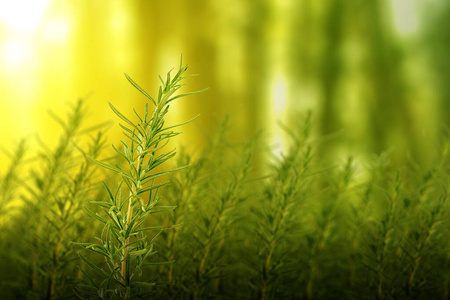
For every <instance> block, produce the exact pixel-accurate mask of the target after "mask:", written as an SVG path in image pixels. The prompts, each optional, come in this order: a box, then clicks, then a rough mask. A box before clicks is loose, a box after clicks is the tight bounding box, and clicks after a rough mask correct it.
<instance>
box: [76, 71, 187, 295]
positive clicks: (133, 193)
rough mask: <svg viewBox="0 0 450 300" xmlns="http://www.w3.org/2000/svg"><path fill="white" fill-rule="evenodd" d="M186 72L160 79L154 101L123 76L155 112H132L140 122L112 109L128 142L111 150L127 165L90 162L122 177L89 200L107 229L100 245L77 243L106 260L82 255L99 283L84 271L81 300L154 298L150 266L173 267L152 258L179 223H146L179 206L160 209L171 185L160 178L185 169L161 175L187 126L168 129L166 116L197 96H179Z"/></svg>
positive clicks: (87, 209)
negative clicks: (172, 143)
mask: <svg viewBox="0 0 450 300" xmlns="http://www.w3.org/2000/svg"><path fill="white" fill-rule="evenodd" d="M186 70H187V66H182V64H180V67H179V70H178V71H177V72H176V74H175V75H174V76H173V77H172V75H171V71H170V72H168V73H167V77H166V80H163V79H162V78H161V77H160V79H161V83H162V85H161V87H160V88H159V92H158V96H157V97H156V98H155V99H154V98H152V97H151V96H150V95H149V94H148V93H147V92H145V91H144V89H142V88H141V87H140V86H139V85H138V84H137V83H136V82H134V81H133V80H132V79H131V78H130V77H129V76H128V75H126V74H125V76H126V78H127V79H128V81H129V82H130V83H131V84H132V85H133V86H134V87H135V88H136V89H137V90H138V91H139V92H141V93H142V94H143V95H144V96H145V97H147V99H148V100H149V101H150V102H151V103H152V104H153V105H154V108H153V111H150V110H149V104H148V103H146V104H145V107H144V110H143V114H139V113H138V112H137V111H136V110H134V113H135V115H136V117H137V118H138V121H137V122H133V121H132V120H131V119H130V118H128V117H126V116H125V115H124V114H122V113H121V112H120V111H119V110H118V109H117V108H115V107H114V106H113V105H112V104H111V103H110V104H109V105H110V107H111V109H112V111H113V112H114V113H115V114H116V115H117V116H118V117H119V118H120V119H121V123H120V124H119V125H120V127H121V128H122V129H123V134H124V135H125V137H126V140H122V141H121V147H115V146H113V149H114V151H115V152H116V153H117V154H118V156H119V157H121V158H122V159H123V160H124V162H125V163H124V166H120V165H119V164H117V163H116V164H114V165H111V164H108V163H105V162H102V161H99V160H97V159H95V158H93V157H88V158H89V159H90V160H91V161H92V162H94V163H95V164H97V165H99V166H101V167H102V168H105V169H106V170H108V171H110V172H112V173H116V174H118V175H120V179H121V180H120V183H119V184H118V187H117V188H116V189H115V190H114V189H112V188H111V187H110V186H109V185H108V184H107V183H105V182H103V184H104V187H105V190H106V192H107V196H106V198H105V199H104V200H103V201H91V203H92V204H95V205H96V206H97V207H100V208H101V211H102V212H101V213H98V212H94V211H93V210H92V209H90V208H89V207H87V206H85V207H84V209H85V211H86V212H87V214H89V215H90V216H91V217H92V218H94V219H96V220H97V221H99V222H101V223H102V224H103V229H102V232H101V235H100V237H99V238H98V240H99V243H78V244H79V245H80V246H82V247H84V248H85V249H86V250H88V251H89V252H92V253H95V254H97V255H100V256H103V257H104V261H105V263H106V266H99V265H97V264H96V263H94V262H92V261H90V260H89V259H88V258H86V257H85V256H83V255H82V254H80V259H81V260H82V261H83V262H84V263H85V265H86V266H88V267H89V269H91V270H92V271H95V273H96V275H97V276H99V278H100V280H99V281H96V279H95V278H94V277H93V276H91V275H90V274H89V271H85V270H84V269H83V268H80V270H81V272H82V273H83V274H84V275H85V277H86V279H87V281H88V283H89V285H80V286H79V287H78V289H77V290H76V293H77V294H78V295H79V296H80V297H81V298H91V297H94V298H95V297H100V298H101V299H116V298H117V299H131V298H135V297H142V296H144V295H148V294H152V293H154V287H155V286H156V285H157V284H158V283H159V282H158V280H156V279H153V278H152V277H148V276H144V275H143V273H145V272H146V269H147V267H148V266H152V265H161V264H167V263H170V262H171V261H169V262H159V261H156V262H155V261H153V262H151V261H150V257H151V256H153V255H154V254H155V253H156V251H155V250H154V240H155V239H156V237H157V236H158V235H160V234H161V232H162V231H164V230H166V229H171V228H173V227H176V226H178V225H179V224H172V225H166V226H162V225H156V226H155V225H153V226H148V225H147V224H148V223H149V221H148V219H149V218H150V217H151V216H153V215H155V214H161V213H166V212H171V211H173V210H174V209H175V206H162V205H158V202H159V201H160V196H159V190H160V189H161V188H162V187H165V186H167V185H168V184H169V182H168V181H162V182H161V178H162V177H163V176H166V175H168V174H170V173H173V172H176V171H179V170H181V169H184V168H185V167H186V166H181V167H178V168H173V169H170V170H167V169H166V170H163V171H161V170H159V169H160V168H161V167H162V166H164V165H165V163H166V162H167V161H168V160H170V159H171V158H173V157H174V156H175V154H176V152H175V149H173V150H170V151H164V150H165V146H166V145H167V143H168V142H169V139H171V138H173V137H175V136H177V135H178V134H180V132H176V131H174V129H175V128H176V127H178V126H181V125H183V124H186V123H187V122H185V123H181V124H177V125H172V126H166V125H165V117H166V114H167V113H168V112H169V106H170V104H171V102H172V101H174V100H176V99H179V98H181V97H184V96H187V95H191V94H194V93H196V92H194V93H186V94H178V95H176V92H177V91H178V90H179V89H180V88H181V86H182V84H181V81H182V80H183V79H185V78H186V77H187V76H183V75H184V73H185V72H186ZM188 122H190V121H188Z"/></svg>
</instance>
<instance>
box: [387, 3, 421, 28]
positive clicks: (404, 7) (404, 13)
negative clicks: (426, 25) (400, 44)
mask: <svg viewBox="0 0 450 300" xmlns="http://www.w3.org/2000/svg"><path fill="white" fill-rule="evenodd" d="M391 3H392V11H393V15H394V24H395V26H396V27H397V30H398V32H399V33H401V34H411V33H414V32H415V31H416V30H417V28H418V24H417V12H416V9H415V4H414V0H392V2H391Z"/></svg>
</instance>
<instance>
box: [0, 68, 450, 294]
mask: <svg viewBox="0 0 450 300" xmlns="http://www.w3.org/2000/svg"><path fill="white" fill-rule="evenodd" d="M185 71H186V67H183V66H181V65H180V68H179V70H178V71H177V73H176V74H175V75H174V76H173V77H172V76H171V73H170V72H169V73H168V75H167V77H166V80H162V79H161V81H162V86H161V88H160V90H159V94H158V97H156V98H152V97H151V96H149V94H148V93H147V92H145V91H144V90H143V89H142V88H141V87H140V86H139V85H137V84H136V83H135V82H134V81H133V80H132V79H131V78H129V77H128V76H126V77H127V79H128V80H129V81H130V83H131V84H132V85H133V86H134V87H135V88H136V89H137V90H138V91H139V92H141V93H142V94H143V95H144V96H145V97H147V98H148V100H149V102H151V104H153V105H154V106H155V107H154V109H153V111H150V110H149V105H148V104H146V105H145V107H144V109H143V113H141V114H139V113H138V112H137V111H135V114H136V116H135V117H134V119H136V120H137V121H133V120H132V118H128V117H126V116H125V115H124V114H122V113H121V112H119V111H118V110H117V109H116V108H115V107H114V106H113V105H112V104H110V106H111V109H112V110H113V112H114V113H115V114H116V115H117V116H118V117H119V118H120V119H121V124H120V126H121V128H122V129H123V130H124V135H125V137H126V139H125V140H123V141H121V144H120V145H121V146H120V147H118V146H113V150H114V151H115V152H116V156H115V157H113V158H109V159H103V157H104V155H103V156H102V159H100V156H99V155H100V154H101V150H102V148H103V145H104V144H105V142H104V139H103V134H102V131H100V133H98V132H97V131H98V128H99V127H94V128H91V129H88V130H84V129H82V127H81V124H82V121H83V119H84V115H85V114H86V111H85V108H84V104H83V101H79V102H77V103H76V105H74V106H73V107H72V110H71V112H70V113H69V114H68V115H67V117H66V120H62V119H61V118H59V117H57V116H56V115H55V116H54V117H55V118H56V119H57V121H58V122H59V123H60V124H61V126H62V128H63V130H64V131H63V134H62V135H61V138H60V141H59V143H58V144H57V145H56V147H55V148H54V149H51V148H50V147H48V146H46V145H44V144H43V143H42V150H41V152H40V153H39V155H38V156H36V157H35V158H34V159H32V160H29V161H28V160H25V154H27V153H28V152H27V151H25V144H28V141H27V143H25V142H21V143H19V144H18V146H17V150H16V151H15V152H14V154H11V155H9V157H10V161H11V163H10V167H9V169H8V170H7V172H6V173H5V174H4V175H3V176H1V177H0V187H1V189H0V204H1V207H0V218H1V222H0V226H1V227H0V228H1V229H2V230H1V231H0V237H1V241H2V242H1V244H0V247H1V251H2V254H3V256H2V258H1V259H0V266H1V268H2V270H17V271H14V272H10V273H9V272H2V274H0V276H1V277H0V279H1V287H2V298H5V299H27V298H28V299H70V298H75V297H76V296H78V297H80V298H83V299H99V298H100V299H147V298H149V297H151V296H154V297H155V298H158V299H216V298H217V299H282V298H285V299H446V298H448V293H449V292H448V291H449V286H450V276H449V274H450V273H449V266H450V257H449V255H448V253H449V250H450V244H449V241H450V231H449V228H450V215H449V213H450V207H449V205H450V203H449V200H448V198H449V192H448V186H449V185H450V176H449V174H450V169H449V166H450V155H449V154H450V151H449V150H450V146H449V145H450V139H449V138H448V137H443V139H442V143H441V145H440V146H439V147H438V150H437V151H436V155H435V159H434V163H432V164H430V165H429V166H428V167H427V168H425V167H423V166H419V165H418V164H416V163H415V162H414V160H413V159H411V158H408V160H406V161H403V162H399V161H393V160H392V159H391V154H390V153H388V152H386V153H383V154H381V155H379V156H377V157H374V158H373V159H368V160H365V161H363V162H362V163H361V162H360V160H358V157H354V158H348V159H347V160H346V161H344V162H343V163H342V164H339V163H335V164H334V165H333V166H329V165H327V161H328V160H324V159H323V156H322V155H321V153H322V151H323V147H322V146H319V145H318V144H319V143H320V141H321V140H320V138H317V137H314V136H313V135H312V133H313V132H315V130H313V129H314V122H313V119H312V118H311V114H308V115H306V116H305V117H302V118H298V119H301V120H300V121H299V122H298V123H296V124H280V126H281V127H282V128H283V130H284V131H285V132H286V135H287V136H289V145H290V146H289V147H288V148H287V149H283V152H282V154H280V155H275V154H274V153H273V149H269V148H267V147H266V145H265V144H266V143H264V142H263V140H262V139H261V138H260V137H258V138H256V137H255V138H248V137H246V138H247V140H246V141H245V142H240V141H236V140H233V139H230V136H231V135H230V133H231V134H232V133H233V132H234V131H236V130H235V129H233V126H232V125H230V124H231V122H230V120H231V118H230V119H226V120H225V121H224V122H223V123H222V125H221V126H220V127H219V129H218V130H217V132H216V134H215V135H214V136H213V138H211V139H210V143H209V144H208V145H207V146H206V147H205V148H204V149H201V150H199V151H197V152H195V153H189V152H187V151H186V150H185V149H183V148H182V149H181V151H179V152H180V153H179V154H178V155H177V156H175V150H169V151H166V150H165V147H166V145H167V144H168V141H169V139H170V138H172V137H175V136H177V135H178V134H179V132H176V131H174V129H175V128H176V127H177V126H179V125H182V124H178V125H174V126H167V125H166V124H165V118H166V116H167V113H168V111H169V104H170V103H171V102H172V101H173V100H176V99H179V98H180V97H183V96H186V95H189V94H191V93H187V94H178V95H176V94H175V93H176V92H177V91H178V90H179V88H180V87H181V81H182V80H183V79H184V78H186V76H183V75H184V72H185ZM183 124H184V123H183ZM100 128H101V126H100ZM113 159H117V160H116V161H115V162H112V161H113ZM261 162H262V163H263V164H264V166H261ZM97 166H100V167H101V168H97ZM27 170H28V172H26V171H27ZM100 171H103V172H104V173H101V172H100ZM111 174H112V175H115V176H111ZM169 182H170V184H169ZM169 229H170V230H169ZM96 235H97V237H95V236H96ZM75 241H84V242H82V243H80V242H77V243H75ZM79 246H82V248H84V249H85V251H83V252H81V253H79V254H78V255H77V250H79V249H80V247H79ZM77 266H78V267H77ZM74 292H75V293H74Z"/></svg>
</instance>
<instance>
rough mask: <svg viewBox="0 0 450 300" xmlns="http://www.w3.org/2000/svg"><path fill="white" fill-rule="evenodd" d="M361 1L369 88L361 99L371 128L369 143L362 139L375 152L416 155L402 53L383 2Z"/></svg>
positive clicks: (360, 10)
mask: <svg viewBox="0 0 450 300" xmlns="http://www.w3.org/2000/svg"><path fill="white" fill-rule="evenodd" d="M360 4H361V5H360V6H359V9H358V11H359V15H360V16H361V18H360V21H361V24H360V25H361V26H360V27H361V37H362V43H363V45H365V49H366V53H367V56H366V61H365V64H364V66H363V70H362V72H363V74H364V76H366V81H367V88H368V92H367V94H366V96H367V97H366V99H364V101H368V103H367V104H368V105H367V110H368V111H367V113H368V120H369V122H370V128H371V133H370V138H371V143H370V142H369V141H365V142H369V144H370V150H372V151H374V152H376V153H380V152H383V151H385V150H387V149H388V148H394V149H396V150H399V153H400V152H402V153H403V152H404V151H405V150H407V151H409V152H410V153H411V154H412V155H413V156H415V157H416V158H417V155H418V153H417V150H418V147H417V145H416V136H415V132H414V129H415V128H414V124H413V122H412V117H411V113H410V108H409V106H408V99H407V94H406V92H407V90H406V86H405V79H404V78H403V75H402V70H401V68H402V61H403V57H404V54H403V53H402V51H401V49H400V48H399V47H398V45H396V44H395V42H394V38H393V36H392V32H391V30H390V29H389V28H387V25H386V24H388V22H387V20H386V19H383V16H385V15H386V14H383V13H384V12H385V10H384V5H383V4H384V1H382V0H372V1H362V2H360ZM358 11H355V13H356V14H358Z"/></svg>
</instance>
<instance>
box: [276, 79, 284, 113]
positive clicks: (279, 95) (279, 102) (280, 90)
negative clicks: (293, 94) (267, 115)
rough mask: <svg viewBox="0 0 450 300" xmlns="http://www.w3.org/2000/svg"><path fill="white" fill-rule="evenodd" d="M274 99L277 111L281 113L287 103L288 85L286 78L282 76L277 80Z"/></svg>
mask: <svg viewBox="0 0 450 300" xmlns="http://www.w3.org/2000/svg"><path fill="white" fill-rule="evenodd" d="M273 100H274V102H273V105H274V109H275V113H276V114H277V115H279V114H280V113H282V112H283V109H284V106H285V104H286V87H285V83H284V80H283V79H282V78H281V77H279V78H278V79H277V80H276V81H275V86H274V91H273Z"/></svg>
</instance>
